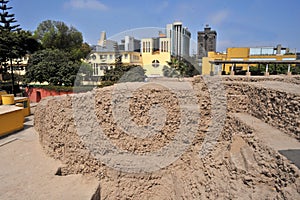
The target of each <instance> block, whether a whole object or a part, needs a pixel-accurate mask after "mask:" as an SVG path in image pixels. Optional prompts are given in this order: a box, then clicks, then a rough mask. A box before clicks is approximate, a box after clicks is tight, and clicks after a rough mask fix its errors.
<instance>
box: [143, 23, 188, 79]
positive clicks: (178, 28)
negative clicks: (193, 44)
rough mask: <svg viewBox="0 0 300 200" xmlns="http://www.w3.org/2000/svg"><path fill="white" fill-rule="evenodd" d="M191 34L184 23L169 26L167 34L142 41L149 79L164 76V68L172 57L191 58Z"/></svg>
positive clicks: (144, 65)
mask: <svg viewBox="0 0 300 200" xmlns="http://www.w3.org/2000/svg"><path fill="white" fill-rule="evenodd" d="M190 39H191V33H190V32H189V30H188V28H186V27H183V25H182V22H174V23H173V24H167V25H166V29H165V33H163V32H159V35H158V37H154V38H144V39H142V41H141V55H142V63H143V67H144V69H146V75H147V76H148V77H160V76H163V68H164V67H165V66H167V65H168V63H167V62H169V61H170V60H171V57H177V56H178V57H182V58H186V59H187V58H189V51H190Z"/></svg>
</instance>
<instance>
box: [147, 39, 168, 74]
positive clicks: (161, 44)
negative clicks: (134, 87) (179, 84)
mask: <svg viewBox="0 0 300 200" xmlns="http://www.w3.org/2000/svg"><path fill="white" fill-rule="evenodd" d="M141 44H142V48H141V54H142V63H143V68H144V69H146V76H148V77H158V76H163V71H162V70H163V67H164V66H165V65H167V62H168V61H170V59H171V53H170V51H171V42H170V38H145V39H142V42H141Z"/></svg>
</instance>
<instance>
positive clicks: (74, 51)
mask: <svg viewBox="0 0 300 200" xmlns="http://www.w3.org/2000/svg"><path fill="white" fill-rule="evenodd" d="M34 37H35V38H36V39H37V40H38V41H40V42H41V44H42V46H43V48H44V49H47V48H50V49H59V50H64V51H65V52H68V53H69V54H70V56H69V58H70V59H72V60H80V59H81V58H85V57H86V56H87V55H88V54H89V53H90V51H91V48H90V46H89V45H88V44H87V43H83V37H82V33H81V32H79V31H78V30H77V29H76V28H75V27H73V26H71V27H68V26H67V25H66V24H65V23H64V22H60V21H52V20H46V21H43V22H41V23H40V24H39V25H38V27H37V29H36V30H35V32H34Z"/></svg>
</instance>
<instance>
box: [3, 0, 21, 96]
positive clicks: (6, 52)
mask: <svg viewBox="0 0 300 200" xmlns="http://www.w3.org/2000/svg"><path fill="white" fill-rule="evenodd" d="M8 2H9V1H6V0H0V10H1V13H0V17H1V18H0V31H1V40H0V44H1V46H0V61H1V63H2V62H4V63H6V62H7V61H8V60H10V69H11V77H12V93H13V94H15V91H14V74H13V66H12V59H13V58H15V57H16V54H17V52H16V51H15V49H14V48H15V47H16V45H17V44H18V43H17V39H16V38H15V37H14V32H16V31H19V30H20V29H19V28H18V27H19V26H20V25H13V24H14V23H15V22H17V21H16V20H15V18H14V14H9V13H8V10H10V9H12V7H8V6H7V3H8ZM1 69H2V64H1Z"/></svg>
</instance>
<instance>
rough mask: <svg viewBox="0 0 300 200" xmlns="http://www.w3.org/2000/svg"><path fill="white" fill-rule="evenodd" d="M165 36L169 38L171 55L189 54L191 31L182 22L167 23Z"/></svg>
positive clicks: (181, 55)
mask: <svg viewBox="0 0 300 200" xmlns="http://www.w3.org/2000/svg"><path fill="white" fill-rule="evenodd" d="M166 36H167V38H170V39H171V54H172V55H173V56H180V57H186V56H189V50H190V39H191V33H190V32H189V30H188V29H187V28H186V27H183V26H182V22H174V23H173V24H167V26H166Z"/></svg>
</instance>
